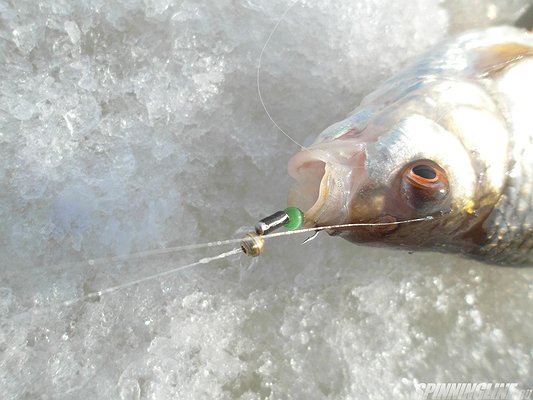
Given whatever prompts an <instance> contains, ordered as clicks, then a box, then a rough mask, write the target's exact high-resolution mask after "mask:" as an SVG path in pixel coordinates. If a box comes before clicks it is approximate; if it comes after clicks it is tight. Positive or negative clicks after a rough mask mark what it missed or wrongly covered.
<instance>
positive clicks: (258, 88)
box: [256, 0, 307, 150]
mask: <svg viewBox="0 0 533 400" xmlns="http://www.w3.org/2000/svg"><path fill="white" fill-rule="evenodd" d="M298 2H299V0H296V1H295V2H294V3H292V4H291V5H290V6H289V7H287V9H286V10H285V12H284V13H283V14H282V15H281V17H280V19H279V20H278V22H277V23H276V25H275V26H274V29H272V32H270V35H268V38H267V40H266V42H265V44H264V45H263V48H262V49H261V53H260V54H259V60H258V62H257V74H256V78H257V94H258V96H259V101H260V102H261V105H262V106H263V110H265V113H266V115H267V116H268V118H269V119H270V121H272V123H273V124H274V126H275V127H276V129H278V130H279V131H280V132H281V133H283V134H284V135H285V136H287V137H288V138H289V139H290V140H291V141H292V142H293V143H295V144H296V145H297V146H298V147H300V148H301V149H303V150H307V148H306V147H305V146H302V145H301V144H300V143H298V142H297V141H296V140H294V139H293V138H292V137H291V136H290V135H289V134H288V133H287V132H285V131H284V130H283V129H282V128H281V127H280V126H279V125H278V124H277V123H276V121H274V118H272V116H271V115H270V112H269V111H268V109H267V106H266V105H265V102H264V100H263V95H262V93H261V62H262V60H263V54H264V53H265V49H266V48H267V46H268V44H269V43H270V39H272V36H273V35H274V33H275V32H276V31H277V30H278V27H279V25H280V24H281V22H282V21H283V20H284V19H285V16H286V15H287V14H288V12H289V11H290V10H291V9H292V8H293V7H294V6H295V5H296V4H297V3H298Z"/></svg>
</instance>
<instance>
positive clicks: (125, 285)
mask: <svg viewBox="0 0 533 400" xmlns="http://www.w3.org/2000/svg"><path fill="white" fill-rule="evenodd" d="M240 252H241V249H240V248H236V249H233V250H231V251H228V252H225V253H221V254H219V255H217V256H213V257H204V258H202V259H200V260H198V261H196V262H193V263H191V264H187V265H182V266H180V267H176V268H173V269H170V270H168V271H163V272H159V273H157V274H153V275H148V276H145V277H144V278H139V279H136V280H133V281H130V282H126V283H122V284H120V285H116V286H111V287H109V288H106V289H102V290H98V291H97V292H92V293H89V294H88V295H86V296H82V297H77V298H74V299H71V300H67V301H64V302H63V303H62V304H63V306H65V307H69V306H71V305H73V304H76V303H79V302H80V301H85V300H90V299H92V298H98V297H101V296H102V295H105V294H109V293H112V292H116V291H117V290H120V289H125V288H128V287H131V286H135V285H138V284H140V283H144V282H147V281H150V280H153V279H157V278H161V277H163V276H166V275H170V274H174V273H177V272H179V271H183V270H186V269H189V268H192V267H195V266H197V265H201V264H209V263H210V262H212V261H215V260H221V259H223V258H227V257H230V256H232V255H235V254H239V253H240Z"/></svg>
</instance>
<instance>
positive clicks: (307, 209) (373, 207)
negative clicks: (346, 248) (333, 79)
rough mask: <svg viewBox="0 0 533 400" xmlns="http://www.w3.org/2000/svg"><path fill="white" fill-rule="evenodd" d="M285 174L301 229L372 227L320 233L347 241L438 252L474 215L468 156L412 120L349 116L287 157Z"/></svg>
mask: <svg viewBox="0 0 533 400" xmlns="http://www.w3.org/2000/svg"><path fill="white" fill-rule="evenodd" d="M288 169H289V174H290V175H291V177H293V178H294V179H295V180H296V183H295V184H294V186H293V188H292V190H291V192H290V195H289V204H291V205H295V206H297V207H299V208H301V209H302V210H303V211H304V213H305V221H306V227H321V226H329V225H337V224H376V225H368V226H359V227H349V228H331V229H329V230H328V232H329V233H330V234H333V235H340V236H341V237H344V238H345V239H348V240H350V241H353V242H358V243H359V242H364V243H374V244H384V245H396V246H402V247H411V248H421V247H431V246H435V245H436V244H438V245H442V246H445V245H446V243H447V242H449V243H452V242H454V241H459V240H461V238H460V237H459V236H460V235H461V234H464V233H465V231H466V230H471V229H472V219H471V218H470V217H472V216H474V214H476V212H479V211H480V209H481V208H477V206H479V205H480V203H479V202H476V196H477V195H479V191H477V182H478V171H477V170H476V168H475V167H474V166H473V163H472V159H471V154H470V151H469V149H468V148H466V147H465V146H464V144H463V143H462V141H461V140H460V138H459V137H458V136H457V135H456V133H454V132H452V131H450V130H448V129H446V128H445V127H443V126H442V125H441V124H439V123H437V122H435V121H434V120H432V119H431V118H427V117H425V116H424V115H421V114H417V113H413V114H411V115H407V116H406V115H405V114H400V115H397V114H395V113H385V114H379V115H377V116H374V117H373V118H368V115H366V116H365V115H358V114H356V116H355V117H350V118H348V119H346V120H344V121H341V122H340V123H337V124H335V125H333V126H332V127H330V128H328V129H326V130H325V131H324V132H323V133H322V134H321V135H320V136H319V137H318V139H317V140H316V142H315V143H314V144H312V145H311V146H309V147H307V148H305V149H302V150H301V151H300V152H299V153H297V154H295V155H294V156H293V157H292V158H291V160H290V161H289V168H288ZM426 217H429V218H427V219H424V220H423V221H419V222H413V223H405V224H398V223H396V222H401V221H407V220H411V219H419V218H426ZM467 225H468V226H467Z"/></svg>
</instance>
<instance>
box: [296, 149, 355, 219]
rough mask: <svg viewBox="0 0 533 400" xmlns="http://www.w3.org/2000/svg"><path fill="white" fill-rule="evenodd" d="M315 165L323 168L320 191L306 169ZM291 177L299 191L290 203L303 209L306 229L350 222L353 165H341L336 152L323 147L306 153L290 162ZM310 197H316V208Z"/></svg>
mask: <svg viewBox="0 0 533 400" xmlns="http://www.w3.org/2000/svg"><path fill="white" fill-rule="evenodd" d="M313 163H322V164H323V174H322V176H321V177H320V183H319V184H318V190H314V189H313V185H316V184H317V182H318V179H317V177H316V176H315V177H312V178H311V179H309V174H306V173H305V172H306V171H305V170H304V169H305V167H306V166H309V165H311V164H313ZM288 171H289V175H290V176H291V177H292V178H294V179H295V180H296V181H297V186H296V189H294V190H292V191H291V193H290V195H289V203H290V204H295V205H297V206H300V205H301V204H303V206H301V207H300V208H302V210H303V211H304V214H305V217H304V221H305V223H304V226H305V227H308V228H312V227H317V226H324V225H332V224H342V223H345V221H346V219H347V204H348V196H349V191H350V188H351V185H352V179H353V178H352V171H351V165H350V164H346V165H345V164H343V163H342V162H339V159H338V157H336V155H335V153H334V152H331V151H328V149H327V148H320V146H316V147H311V148H308V149H304V150H303V151H300V152H299V153H297V154H295V155H294V156H293V157H292V158H291V160H290V161H289V168H288ZM310 197H313V201H312V204H310V203H311V201H310Z"/></svg>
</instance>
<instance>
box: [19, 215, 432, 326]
mask: <svg viewBox="0 0 533 400" xmlns="http://www.w3.org/2000/svg"><path fill="white" fill-rule="evenodd" d="M433 219H435V217H433V216H426V217H421V218H413V219H408V220H403V221H393V222H363V223H352V224H336V225H326V226H320V227H314V228H303V229H297V230H292V231H283V232H277V233H270V234H268V235H264V236H261V238H262V239H266V240H269V239H274V238H279V237H285V236H292V235H298V234H303V233H310V232H320V231H323V230H327V229H345V228H353V227H365V226H388V225H402V224H409V223H414V222H422V221H430V220H433ZM241 242H242V239H228V240H217V241H213V242H207V243H197V244H191V245H184V246H175V247H169V248H165V249H157V250H150V251H146V252H140V253H137V254H135V256H136V257H142V256H146V255H155V254H170V253H174V252H179V251H185V250H191V249H202V248H208V247H219V246H224V245H228V244H236V243H241ZM241 253H243V250H242V248H235V249H233V250H230V251H228V252H224V253H221V254H219V255H216V256H213V257H204V258H201V259H200V260H198V261H195V262H193V263H190V264H187V265H182V266H179V267H176V268H172V269H170V270H167V271H163V272H159V273H156V274H152V275H148V276H145V277H143V278H139V279H135V280H132V281H129V282H126V283H122V284H120V285H116V286H111V287H108V288H106V289H101V290H98V291H95V292H91V293H89V294H87V295H85V296H80V297H76V298H73V299H70V300H66V301H63V302H61V303H59V304H56V305H49V306H47V307H46V306H45V307H39V308H37V309H35V308H32V309H30V310H26V311H24V312H20V313H17V314H16V315H15V316H21V315H23V314H26V313H28V312H29V311H31V312H39V311H44V310H49V309H51V308H55V307H61V306H63V307H70V306H72V305H74V304H77V303H79V302H82V301H86V300H90V299H95V298H99V297H101V296H103V295H107V294H110V293H113V292H116V291H118V290H121V289H126V288H128V287H132V286H135V285H138V284H140V283H144V282H148V281H150V280H154V279H157V278H161V277H163V276H168V275H172V274H175V273H178V272H181V271H184V270H187V269H190V268H193V267H196V266H199V265H202V264H209V263H211V262H213V261H216V260H221V259H224V258H228V257H231V256H233V255H237V254H241ZM115 258H117V257H115ZM130 258H131V257H130ZM90 261H93V262H92V263H91V262H90ZM100 261H104V260H100ZM106 261H109V259H107V260H106ZM88 263H89V264H91V265H92V264H94V263H95V260H89V261H88Z"/></svg>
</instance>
